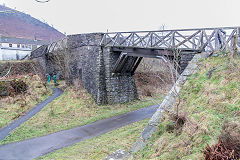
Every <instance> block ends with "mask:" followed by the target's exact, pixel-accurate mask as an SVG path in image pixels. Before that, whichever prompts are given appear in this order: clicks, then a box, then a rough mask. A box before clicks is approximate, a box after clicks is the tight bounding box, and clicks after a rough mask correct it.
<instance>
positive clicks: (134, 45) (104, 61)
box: [32, 27, 239, 104]
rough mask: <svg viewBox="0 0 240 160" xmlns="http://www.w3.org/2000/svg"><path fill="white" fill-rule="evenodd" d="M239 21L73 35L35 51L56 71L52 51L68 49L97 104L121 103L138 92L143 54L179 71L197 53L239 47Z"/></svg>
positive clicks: (71, 63)
mask: <svg viewBox="0 0 240 160" xmlns="http://www.w3.org/2000/svg"><path fill="white" fill-rule="evenodd" d="M238 37H239V28H238V27H225V28H200V29H180V30H161V31H140V32H111V33H90V34H78V35H69V36H67V37H66V38H64V39H63V40H61V41H59V42H55V43H52V44H51V45H49V46H42V47H41V48H39V49H37V50H35V51H33V52H32V58H35V59H37V60H38V61H39V62H40V64H41V66H43V68H44V70H45V72H46V73H51V72H52V71H53V70H54V71H55V72H56V71H58V70H59V68H58V67H56V66H55V67H54V65H52V64H53V63H54V62H51V61H50V60H49V59H48V57H49V55H51V53H54V52H57V51H64V52H65V53H67V55H68V56H69V59H70V61H69V62H68V64H67V65H68V66H69V68H70V73H71V74H70V78H71V79H75V78H80V79H81V81H82V84H83V86H84V88H85V89H87V91H88V92H89V93H91V94H92V95H93V96H94V98H95V100H96V102H97V103H98V104H105V103H110V104H111V103H123V102H127V101H131V100H134V99H137V98H138V94H137V89H136V85H135V81H134V76H133V75H134V72H135V70H136V69H137V67H138V65H139V64H140V62H141V60H142V58H143V57H148V58H161V59H164V60H166V59H168V60H170V61H173V60H174V61H175V62H177V64H178V65H176V69H177V70H178V71H179V72H180V73H181V72H182V71H183V70H184V68H185V67H186V66H187V64H188V61H190V60H191V59H192V57H193V56H194V54H197V53H200V52H215V51H235V50H236V49H237V48H238Z"/></svg>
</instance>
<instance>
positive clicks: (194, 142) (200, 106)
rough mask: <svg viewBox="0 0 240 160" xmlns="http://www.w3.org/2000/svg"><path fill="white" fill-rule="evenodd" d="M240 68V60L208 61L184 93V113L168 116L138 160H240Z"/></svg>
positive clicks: (182, 102) (165, 116) (181, 97)
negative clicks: (227, 159)
mask: <svg viewBox="0 0 240 160" xmlns="http://www.w3.org/2000/svg"><path fill="white" fill-rule="evenodd" d="M239 69H240V60H239V59H233V58H231V57H230V56H229V57H228V56H224V55H220V56H219V57H210V58H208V59H206V60H203V61H202V62H201V69H200V70H199V71H198V72H197V73H195V74H194V75H192V76H191V77H189V79H188V81H187V83H186V84H185V86H184V87H183V88H182V90H181V92H180V99H181V103H180V106H179V114H178V115H177V114H176V107H175V108H174V110H172V111H170V112H166V113H164V116H163V117H162V119H161V123H160V125H159V126H158V131H157V133H155V134H154V135H153V136H152V138H151V139H150V141H149V143H148V145H147V146H146V147H145V148H144V149H143V150H142V151H139V152H137V153H136V154H135V155H134V159H163V160H165V159H166V160H167V159H168V160H175V159H185V160H188V159H194V160H195V159H199V160H200V159H206V160H210V159H219V160H220V159H226V157H228V158H229V159H233V160H238V159H239V157H240V154H239V153H240V138H239V137H240V87H239V84H240V83H239V78H240V73H239ZM224 157H225V158H224ZM230 157H231V158H230Z"/></svg>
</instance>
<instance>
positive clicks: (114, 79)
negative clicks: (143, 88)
mask: <svg viewBox="0 0 240 160" xmlns="http://www.w3.org/2000/svg"><path fill="white" fill-rule="evenodd" d="M103 57H104V62H105V63H104V66H105V76H106V77H105V79H106V91H107V102H108V103H109V104H112V103H124V102H128V101H132V100H135V99H137V98H138V94H137V89H136V85H135V81H134V76H133V75H132V74H130V73H120V74H113V73H112V69H113V66H114V64H115V63H116V61H117V59H118V57H119V53H114V52H111V48H104V49H103Z"/></svg>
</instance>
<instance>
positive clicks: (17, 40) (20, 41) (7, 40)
mask: <svg viewBox="0 0 240 160" xmlns="http://www.w3.org/2000/svg"><path fill="white" fill-rule="evenodd" d="M0 43H13V44H32V45H44V44H47V42H45V41H41V40H32V39H25V38H15V37H5V36H0Z"/></svg>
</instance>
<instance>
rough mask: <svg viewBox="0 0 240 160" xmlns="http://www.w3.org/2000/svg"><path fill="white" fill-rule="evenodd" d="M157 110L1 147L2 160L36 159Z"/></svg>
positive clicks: (0, 156) (119, 116)
mask: <svg viewBox="0 0 240 160" xmlns="http://www.w3.org/2000/svg"><path fill="white" fill-rule="evenodd" d="M157 108H158V105H154V106H149V107H145V108H142V109H139V110H136V111H133V112H128V113H125V114H122V115H118V116H114V117H111V118H107V119H103V120H99V121H96V122H94V123H90V124H87V125H84V126H79V127H76V128H72V129H68V130H63V131H60V132H56V133H53V134H49V135H46V136H42V137H36V138H33V139H28V140H24V141H20V142H16V143H9V144H4V145H2V146H0V160H29V159H34V158H37V157H40V156H43V155H45V154H48V153H50V152H53V151H55V150H58V149H61V148H63V147H67V146H70V145H73V144H75V143H78V142H80V141H84V140H86V139H89V138H93V137H97V136H99V135H102V134H104V133H107V132H110V131H112V130H115V129H117V128H120V127H123V126H126V125H128V124H131V123H134V122H137V121H141V120H144V119H146V118H150V117H151V116H152V115H153V114H154V113H155V112H156V110H157Z"/></svg>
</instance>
